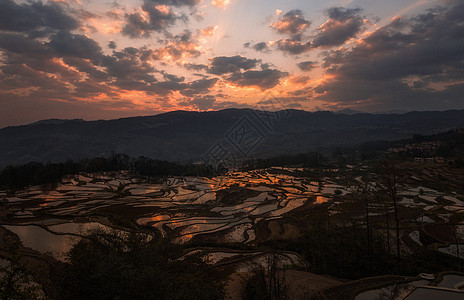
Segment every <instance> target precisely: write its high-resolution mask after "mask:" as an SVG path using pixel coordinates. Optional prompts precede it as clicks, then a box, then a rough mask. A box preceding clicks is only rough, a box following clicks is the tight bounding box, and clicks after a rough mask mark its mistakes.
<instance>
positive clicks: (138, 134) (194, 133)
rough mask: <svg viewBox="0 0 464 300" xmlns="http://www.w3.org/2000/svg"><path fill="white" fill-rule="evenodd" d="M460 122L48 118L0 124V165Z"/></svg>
mask: <svg viewBox="0 0 464 300" xmlns="http://www.w3.org/2000/svg"><path fill="white" fill-rule="evenodd" d="M458 127H464V110H453V111H444V112H410V113H406V114H401V115H396V114H393V115H391V114H390V115H387V114H367V113H362V114H354V115H348V114H334V113H332V112H306V111H299V110H285V111H280V112H275V113H270V112H267V113H266V112H262V111H256V110H251V109H227V110H221V111H213V112H186V111H175V112H169V113H165V114H160V115H156V116H148V117H134V118H124V119H117V120H109V121H83V120H52V121H50V120H49V121H43V122H36V123H33V124H29V125H24V126H15V127H7V128H4V129H1V130H0V167H3V166H5V165H7V164H20V163H25V162H29V161H41V162H47V161H52V162H58V161H64V160H66V159H78V158H83V157H95V156H100V155H103V156H107V155H109V154H111V153H112V152H116V153H124V154H127V155H129V156H131V157H138V156H146V157H151V158H155V159H163V160H171V161H182V162H192V161H198V160H202V159H203V160H204V159H205V157H209V158H211V157H216V158H225V157H228V156H229V155H231V154H235V156H237V155H248V156H251V157H266V156H271V155H277V154H282V153H301V152H306V151H314V150H318V149H323V148H328V147H337V146H348V145H355V144H360V143H363V142H366V141H375V140H397V139H403V138H409V137H412V136H413V135H414V134H433V133H438V132H443V131H446V130H448V129H453V128H458Z"/></svg>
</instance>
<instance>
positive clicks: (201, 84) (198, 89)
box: [181, 78, 219, 96]
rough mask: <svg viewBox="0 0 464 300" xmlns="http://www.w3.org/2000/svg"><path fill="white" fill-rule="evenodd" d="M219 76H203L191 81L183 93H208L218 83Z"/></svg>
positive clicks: (190, 94)
mask: <svg viewBox="0 0 464 300" xmlns="http://www.w3.org/2000/svg"><path fill="white" fill-rule="evenodd" d="M218 80H219V79H218V78H211V79H207V78H203V79H200V80H195V81H193V82H190V83H189V84H188V87H187V88H186V89H185V90H183V91H182V92H181V93H182V94H183V95H186V96H192V95H196V94H206V93H208V92H209V91H210V89H211V88H212V87H214V85H215V84H216V82H217V81H218Z"/></svg>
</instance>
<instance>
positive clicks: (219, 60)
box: [208, 55, 260, 75]
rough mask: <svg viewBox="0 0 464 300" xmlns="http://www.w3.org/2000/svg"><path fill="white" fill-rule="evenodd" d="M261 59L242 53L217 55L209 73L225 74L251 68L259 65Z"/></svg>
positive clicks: (212, 61)
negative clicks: (242, 54) (247, 56)
mask: <svg viewBox="0 0 464 300" xmlns="http://www.w3.org/2000/svg"><path fill="white" fill-rule="evenodd" d="M259 62H260V60H259V59H249V58H246V57H243V56H240V55H236V56H217V57H215V58H213V59H212V60H211V64H210V66H209V69H208V73H211V74H215V75H223V74H227V73H234V72H239V71H240V70H249V69H252V68H254V67H256V66H257V65H258V63H259Z"/></svg>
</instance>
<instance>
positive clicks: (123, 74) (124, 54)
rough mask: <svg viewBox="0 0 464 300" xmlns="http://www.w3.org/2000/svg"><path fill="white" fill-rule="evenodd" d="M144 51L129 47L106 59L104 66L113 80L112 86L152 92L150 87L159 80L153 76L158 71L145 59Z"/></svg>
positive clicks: (115, 52)
mask: <svg viewBox="0 0 464 300" xmlns="http://www.w3.org/2000/svg"><path fill="white" fill-rule="evenodd" d="M144 51H146V49H137V48H134V47H127V48H124V49H123V50H122V51H113V55H112V56H110V57H109V56H108V57H105V59H104V61H103V63H102V65H103V66H105V67H106V72H107V74H108V76H110V77H111V78H113V81H112V82H111V84H113V85H115V86H117V87H119V88H123V89H126V90H142V91H146V90H150V86H151V85H152V84H153V83H155V82H157V81H158V80H157V79H156V78H155V76H154V74H153V73H154V72H155V71H156V70H155V69H154V68H153V67H152V66H151V65H150V64H149V63H148V62H147V61H146V60H144V59H143V58H144V57H145V56H144V54H143V52H144Z"/></svg>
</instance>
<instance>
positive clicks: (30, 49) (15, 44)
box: [0, 33, 53, 58]
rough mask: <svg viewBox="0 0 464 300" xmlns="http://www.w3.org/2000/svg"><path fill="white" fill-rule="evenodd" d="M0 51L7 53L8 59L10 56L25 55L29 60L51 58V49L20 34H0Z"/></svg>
mask: <svg viewBox="0 0 464 300" xmlns="http://www.w3.org/2000/svg"><path fill="white" fill-rule="evenodd" d="M0 49H2V50H3V51H4V52H7V53H8V54H9V55H8V57H10V58H11V57H12V54H19V55H26V56H28V57H31V58H32V57H40V58H50V57H52V56H53V54H52V51H51V49H50V48H49V47H48V46H47V45H46V44H45V43H43V42H40V41H38V40H35V39H31V38H28V37H26V36H24V35H23V34H20V33H0ZM8 57H7V58H8Z"/></svg>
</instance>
